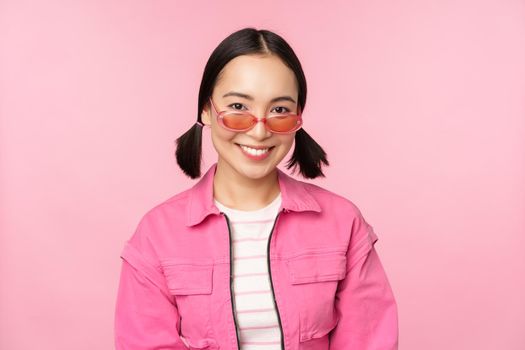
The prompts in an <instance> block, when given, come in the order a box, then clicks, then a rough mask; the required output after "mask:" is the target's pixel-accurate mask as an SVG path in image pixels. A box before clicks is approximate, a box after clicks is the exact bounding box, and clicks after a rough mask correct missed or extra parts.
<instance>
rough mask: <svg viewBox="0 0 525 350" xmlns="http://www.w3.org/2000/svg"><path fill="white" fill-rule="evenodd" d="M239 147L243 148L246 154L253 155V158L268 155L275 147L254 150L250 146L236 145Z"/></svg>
mask: <svg viewBox="0 0 525 350" xmlns="http://www.w3.org/2000/svg"><path fill="white" fill-rule="evenodd" d="M236 145H237V146H239V147H241V148H242V149H243V150H244V151H245V152H247V153H249V154H251V155H253V156H260V155H263V154H265V153H268V151H270V150H271V149H273V148H274V147H275V146H271V147H257V148H253V147H250V146H246V145H241V144H239V143H236Z"/></svg>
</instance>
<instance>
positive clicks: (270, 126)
mask: <svg viewBox="0 0 525 350" xmlns="http://www.w3.org/2000/svg"><path fill="white" fill-rule="evenodd" d="M210 102H211V105H212V106H213V110H214V111H215V113H216V115H217V121H218V123H219V124H220V125H221V126H222V127H224V128H225V129H227V130H230V131H235V132H244V131H248V130H250V129H252V128H253V127H254V126H255V125H256V124H257V122H258V121H262V122H263V123H264V125H265V127H266V129H267V130H268V131H270V132H273V133H276V134H290V133H292V132H294V131H297V130H299V129H300V128H301V126H302V124H303V120H302V118H301V112H300V107H299V113H298V114H295V113H273V114H271V115H269V116H268V117H263V118H257V117H256V116H254V115H253V114H251V113H249V112H246V111H235V110H229V111H221V112H218V111H217V107H215V104H214V103H213V100H212V99H211V97H210Z"/></svg>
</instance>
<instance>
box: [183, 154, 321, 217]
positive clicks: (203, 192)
mask: <svg viewBox="0 0 525 350" xmlns="http://www.w3.org/2000/svg"><path fill="white" fill-rule="evenodd" d="M216 169H217V163H214V164H213V165H212V166H210V168H209V169H208V171H207V172H206V173H205V174H204V176H203V177H202V178H201V179H200V180H199V181H198V182H197V183H196V184H195V185H193V187H191V188H190V189H189V198H188V199H189V201H188V205H187V206H186V226H194V225H197V224H198V223H200V222H201V221H203V220H204V219H205V218H206V217H207V216H208V215H210V214H220V211H219V209H218V208H217V207H216V206H215V203H214V201H213V199H214V198H213V178H214V176H215V170H216ZM277 174H278V176H277V178H278V180H279V188H280V190H281V207H280V208H279V210H281V209H284V210H285V211H296V212H300V211H308V210H310V211H315V212H320V211H321V207H320V206H319V203H318V202H317V201H316V200H315V198H314V197H313V196H312V195H311V194H310V193H309V192H308V191H307V189H306V188H305V183H303V182H301V181H299V180H296V179H294V178H292V177H291V176H289V175H287V174H285V173H284V172H283V171H281V170H280V169H279V168H277Z"/></svg>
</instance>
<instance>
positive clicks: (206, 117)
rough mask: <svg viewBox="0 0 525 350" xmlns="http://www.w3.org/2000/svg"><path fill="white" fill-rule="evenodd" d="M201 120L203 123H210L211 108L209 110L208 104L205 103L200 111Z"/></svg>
mask: <svg viewBox="0 0 525 350" xmlns="http://www.w3.org/2000/svg"><path fill="white" fill-rule="evenodd" d="M201 121H202V124H204V125H208V126H210V125H211V110H210V104H209V103H207V104H206V105H205V106H204V108H203V109H202V113H201Z"/></svg>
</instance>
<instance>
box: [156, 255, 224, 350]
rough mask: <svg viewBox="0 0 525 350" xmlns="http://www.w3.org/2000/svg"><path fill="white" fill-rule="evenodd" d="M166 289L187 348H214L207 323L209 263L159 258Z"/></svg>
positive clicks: (211, 272)
mask: <svg viewBox="0 0 525 350" xmlns="http://www.w3.org/2000/svg"><path fill="white" fill-rule="evenodd" d="M161 265H162V269H163V272H164V276H165V277H166V283H167V286H168V290H169V291H170V293H171V294H172V295H174V296H175V301H176V304H177V309H178V312H179V316H180V336H181V339H182V341H183V342H184V343H186V346H187V347H188V348H189V349H190V350H191V349H216V348H218V345H217V344H216V342H215V341H214V339H213V333H212V327H211V324H210V310H211V307H210V306H211V297H212V290H213V263H212V262H210V263H190V262H181V261H178V260H174V259H171V260H164V261H162V262H161Z"/></svg>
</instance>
